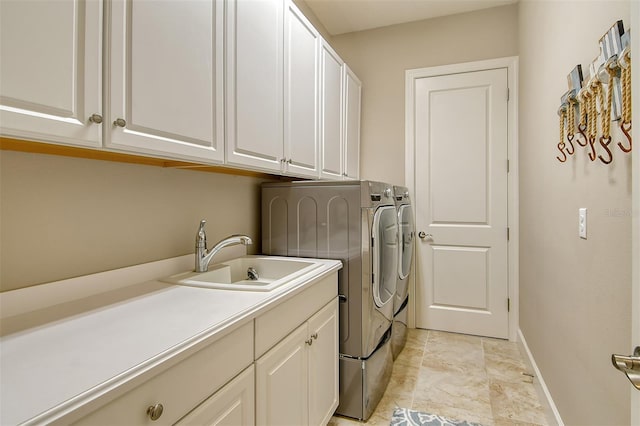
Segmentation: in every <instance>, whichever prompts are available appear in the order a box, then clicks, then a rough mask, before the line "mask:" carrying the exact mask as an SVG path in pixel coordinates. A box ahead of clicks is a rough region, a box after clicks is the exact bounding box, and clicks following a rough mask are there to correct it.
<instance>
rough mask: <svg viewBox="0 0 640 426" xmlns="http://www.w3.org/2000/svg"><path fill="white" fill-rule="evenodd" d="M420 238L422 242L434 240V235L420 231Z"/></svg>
mask: <svg viewBox="0 0 640 426" xmlns="http://www.w3.org/2000/svg"><path fill="white" fill-rule="evenodd" d="M418 237H420V239H421V240H427V239H429V240H432V239H433V235H431V234H425V232H424V231H420V232H418Z"/></svg>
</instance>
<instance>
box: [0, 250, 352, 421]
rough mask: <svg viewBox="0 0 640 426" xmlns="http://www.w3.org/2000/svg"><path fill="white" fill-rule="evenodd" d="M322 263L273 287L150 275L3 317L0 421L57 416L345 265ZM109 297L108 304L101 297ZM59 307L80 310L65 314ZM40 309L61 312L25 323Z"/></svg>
mask: <svg viewBox="0 0 640 426" xmlns="http://www.w3.org/2000/svg"><path fill="white" fill-rule="evenodd" d="M305 260H307V261H308V260H309V259H305ZM318 262H321V264H322V266H321V267H320V268H317V269H315V270H313V271H311V272H310V273H308V274H306V275H303V276H300V277H298V278H296V279H294V280H293V281H291V282H290V283H287V284H285V285H283V286H282V287H280V288H277V289H275V290H273V291H271V292H251V291H230V290H216V289H205V288H196V287H186V286H176V285H171V284H166V283H162V282H159V281H155V280H152V281H148V282H144V283H140V284H133V285H131V286H127V287H124V288H119V289H117V290H114V291H112V292H111V293H110V294H109V295H108V296H109V297H102V294H96V295H93V296H89V297H87V298H85V299H82V300H79V301H72V302H66V303H63V304H58V305H56V306H53V307H47V308H44V309H39V310H36V311H33V312H29V313H24V314H22V315H19V316H15V317H13V318H8V319H6V321H7V323H8V324H9V326H10V327H11V322H12V320H13V322H14V323H16V324H18V325H15V324H14V328H15V329H16V330H15V331H13V332H12V330H9V333H8V334H5V332H6V327H5V330H3V337H2V338H0V357H1V358H0V424H2V425H10V424H19V423H23V422H26V421H28V420H29V419H33V420H36V419H34V418H37V420H38V421H46V419H47V418H51V416H53V418H55V417H56V413H59V412H61V411H62V410H64V409H69V408H70V407H72V406H74V407H75V406H79V405H81V404H82V403H83V401H88V400H91V399H93V398H95V397H96V395H98V394H100V393H101V392H103V390H104V389H106V388H107V387H113V386H114V385H117V384H118V383H124V382H125V381H127V380H129V379H131V377H134V376H136V375H137V374H140V373H141V372H142V371H145V370H148V369H149V368H153V367H154V366H157V365H159V364H161V363H162V362H164V361H166V360H168V359H170V358H171V357H174V356H176V355H177V354H181V353H183V352H185V351H188V350H189V349H190V348H193V347H194V346H195V345H196V344H198V343H200V342H203V341H207V342H209V341H211V342H213V341H215V340H217V339H218V338H219V337H221V336H222V335H224V334H225V333H226V332H227V331H229V330H231V329H235V327H236V326H240V325H242V324H245V323H246V322H248V321H251V320H252V319H254V318H255V317H256V316H257V315H259V314H261V313H262V312H265V311H267V310H268V309H271V308H272V307H273V306H275V305H277V304H278V303H280V302H282V301H284V300H287V299H288V298H290V297H291V296H293V295H295V294H297V293H298V292H299V291H301V290H302V289H303V288H305V287H306V286H307V285H309V284H311V283H314V282H317V281H318V280H319V279H321V278H323V277H325V276H326V275H328V274H330V273H332V272H334V271H337V270H338V269H340V267H341V263H340V262H339V261H334V260H318ZM161 276H162V275H161ZM74 280H82V277H81V278H76V279H74ZM16 291H20V290H16ZM127 293H129V294H132V295H131V296H127V295H126V294H127ZM123 295H124V296H123ZM109 298H111V300H112V301H111V302H110V303H109V302H107V303H108V304H100V302H98V301H99V300H100V299H103V300H104V299H109ZM118 298H120V299H123V298H124V299H123V300H120V301H118V300H117V299H118ZM103 303H104V302H103ZM92 305H97V306H92ZM79 306H84V309H86V307H87V306H89V307H91V308H90V309H89V310H84V311H83V309H80V308H79ZM56 307H59V309H58V310H64V311H66V312H74V310H76V312H74V313H72V315H71V316H65V315H60V314H59V313H56ZM38 315H41V316H42V315H44V316H49V317H51V318H56V316H57V317H58V319H54V320H53V321H50V322H44V323H42V324H38V321H36V320H34V324H35V325H34V326H32V327H29V328H26V329H23V330H20V328H21V327H20V324H24V323H25V322H26V323H28V322H29V321H30V320H32V319H33V318H35V317H37V316H38ZM3 321H5V319H3ZM4 325H5V324H3V326H4ZM36 416H37V417H36Z"/></svg>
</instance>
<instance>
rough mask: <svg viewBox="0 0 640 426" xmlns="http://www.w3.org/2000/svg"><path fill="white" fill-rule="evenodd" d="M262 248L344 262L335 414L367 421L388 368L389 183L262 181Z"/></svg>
mask: <svg viewBox="0 0 640 426" xmlns="http://www.w3.org/2000/svg"><path fill="white" fill-rule="evenodd" d="M262 251H263V252H264V253H265V254H270V255H280V256H296V257H313V258H325V259H340V260H341V261H342V263H343V268H342V269H341V270H340V271H339V272H338V287H339V288H338V293H339V295H340V296H339V297H340V305H339V306H340V311H339V315H340V320H339V322H340V360H339V363H340V402H339V406H338V409H337V410H336V413H337V414H340V415H344V416H348V417H354V418H357V419H360V420H366V419H368V418H369V417H370V416H371V414H372V413H373V411H374V409H375V407H376V405H377V404H378V402H379V401H380V399H381V398H382V395H383V394H384V391H385V389H386V387H387V384H388V382H389V378H390V376H391V369H392V367H393V357H392V353H391V323H392V320H393V313H394V312H393V304H394V297H395V290H396V284H397V275H398V223H397V210H396V207H395V203H394V198H393V188H392V186H391V185H388V184H384V183H380V182H372V181H338V182H327V181H313V182H310V181H304V182H287V183H265V184H263V185H262Z"/></svg>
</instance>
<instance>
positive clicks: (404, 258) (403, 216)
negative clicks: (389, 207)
mask: <svg viewBox="0 0 640 426" xmlns="http://www.w3.org/2000/svg"><path fill="white" fill-rule="evenodd" d="M398 226H399V228H400V250H399V255H400V258H399V259H398V262H399V264H398V275H399V276H400V279H401V280H404V279H406V278H407V277H408V276H409V272H410V271H411V260H412V259H413V236H414V235H415V233H414V232H415V231H414V230H413V213H411V206H410V205H407V204H405V205H402V206H400V208H399V209H398Z"/></svg>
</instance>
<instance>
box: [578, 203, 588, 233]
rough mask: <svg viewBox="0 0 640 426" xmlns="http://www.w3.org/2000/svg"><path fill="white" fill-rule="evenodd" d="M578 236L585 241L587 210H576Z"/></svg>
mask: <svg viewBox="0 0 640 426" xmlns="http://www.w3.org/2000/svg"><path fill="white" fill-rule="evenodd" d="M578 235H579V236H580V238H584V239H585V240H586V239H587V209H586V208H581V209H578Z"/></svg>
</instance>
